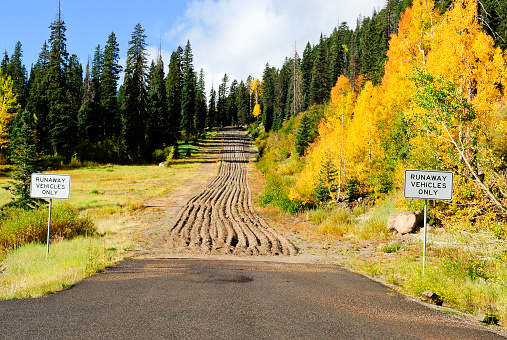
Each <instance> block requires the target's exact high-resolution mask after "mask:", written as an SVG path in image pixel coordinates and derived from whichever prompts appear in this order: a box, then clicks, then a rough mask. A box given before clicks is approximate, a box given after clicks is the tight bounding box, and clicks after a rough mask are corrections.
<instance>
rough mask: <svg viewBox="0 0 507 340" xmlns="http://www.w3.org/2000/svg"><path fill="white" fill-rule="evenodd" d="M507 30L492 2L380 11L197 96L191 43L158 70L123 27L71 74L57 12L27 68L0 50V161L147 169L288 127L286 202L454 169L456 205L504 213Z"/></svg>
mask: <svg viewBox="0 0 507 340" xmlns="http://www.w3.org/2000/svg"><path fill="white" fill-rule="evenodd" d="M338 14H339V13H337V15H338ZM460 16H461V17H460ZM506 18H507V5H506V4H504V3H503V2H501V1H497V0H480V1H476V0H455V1H452V0H437V1H430V0H427V1H426V0H388V1H386V5H385V6H384V8H382V9H381V10H380V11H374V12H373V14H372V16H371V17H359V18H358V19H357V22H356V23H354V24H353V25H355V28H350V27H349V24H350V23H345V22H343V23H340V24H339V25H338V26H337V27H336V28H335V29H334V30H333V31H332V32H331V33H330V34H329V36H326V35H324V34H321V36H320V39H319V41H318V43H317V44H315V45H312V44H310V42H308V44H307V45H306V46H305V48H304V51H303V53H302V56H301V57H300V56H299V54H298V53H297V50H296V49H295V50H294V53H293V55H291V56H288V57H286V58H285V60H284V61H283V64H282V66H281V67H280V68H276V67H273V66H271V65H269V64H266V67H265V69H264V72H263V74H262V77H261V78H260V79H258V78H254V77H252V76H249V77H248V78H247V79H246V80H241V81H238V80H232V81H231V80H230V79H229V77H228V76H227V74H225V75H224V76H223V78H222V81H221V83H220V84H219V85H218V88H217V89H215V88H211V90H210V92H209V93H205V83H204V72H205V71H204V70H203V69H201V70H200V71H199V72H197V71H196V70H195V68H194V64H193V54H192V48H191V45H190V42H187V44H186V46H185V47H178V49H177V50H176V51H174V52H173V53H172V55H171V58H170V60H169V65H168V72H167V74H166V72H165V66H164V61H163V60H162V56H161V54H160V53H159V55H158V56H157V57H156V58H155V60H154V61H152V62H151V64H148V56H147V52H146V41H145V39H146V36H145V34H144V29H143V28H142V26H141V24H137V25H136V26H135V28H134V31H133V33H132V35H131V40H130V41H129V45H128V46H129V48H128V51H127V62H126V65H120V62H119V60H120V50H119V45H118V43H117V41H116V36H115V34H114V33H111V34H110V35H109V37H108V39H107V41H106V42H105V44H104V46H103V47H102V46H101V45H98V46H97V48H96V50H95V52H94V54H93V58H91V60H88V61H87V63H86V66H85V67H83V65H82V63H81V61H80V60H79V59H78V57H77V56H76V55H75V54H70V53H69V52H68V51H67V47H66V35H65V32H66V24H65V22H64V21H63V20H62V19H61V17H60V15H59V16H58V17H57V19H56V20H55V22H53V23H52V24H51V25H50V31H51V33H50V37H49V39H48V41H47V43H44V44H43V46H42V49H41V52H40V55H39V58H38V60H37V62H36V63H35V64H34V65H32V66H31V68H30V70H29V71H28V70H27V69H26V68H25V66H24V65H23V62H22V45H21V42H18V44H16V46H15V48H14V52H13V53H12V54H11V55H9V54H8V53H7V52H5V54H4V58H3V59H2V62H1V64H0V70H1V71H0V72H1V73H0V80H1V88H0V91H1V95H2V98H3V101H2V103H1V104H2V106H1V111H0V154H1V159H0V162H1V163H3V164H5V163H9V162H15V161H16V157H17V156H16V155H20V154H22V150H21V148H25V149H26V148H27V147H28V146H30V148H32V149H30V150H34V152H35V153H36V155H37V156H38V158H39V159H40V160H42V161H43V163H44V166H46V167H53V166H57V165H58V164H61V163H65V162H70V161H71V160H72V159H76V160H79V161H80V162H84V161H95V162H99V163H138V162H152V161H157V157H156V155H159V154H160V152H159V153H157V150H167V148H168V147H170V146H173V145H177V141H178V140H189V139H193V138H197V137H199V136H200V135H201V134H202V133H203V132H205V131H206V130H207V129H210V128H213V127H222V126H227V125H248V124H256V126H257V125H258V126H260V127H261V131H263V132H264V133H268V132H270V131H272V135H277V134H279V133H282V134H283V133H288V130H291V131H290V132H291V133H288V136H286V137H287V138H285V141H288V142H289V144H290V145H289V146H290V147H289V146H287V147H286V149H287V150H285V151H284V155H285V156H284V157H285V158H284V157H279V158H280V160H286V159H291V158H294V157H295V158H297V162H299V163H298V165H297V166H295V167H294V169H292V170H290V172H291V175H293V179H294V183H293V185H292V186H291V189H290V193H289V194H287V196H290V198H291V201H292V202H293V203H295V204H296V203H297V204H302V205H305V204H315V203H317V202H322V201H326V200H329V199H335V200H340V199H342V197H341V195H342V193H344V192H346V193H348V194H347V195H348V197H355V196H358V195H373V196H379V195H383V194H385V193H387V192H389V191H390V190H392V189H393V188H396V187H397V186H398V187H399V184H400V183H399V181H400V169H402V168H405V167H407V166H413V167H422V168H427V169H445V170H452V171H455V172H456V173H458V174H461V175H463V176H461V177H458V183H459V184H460V187H461V188H463V190H465V188H467V190H469V191H468V192H467V193H465V192H464V193H463V194H462V196H463V197H468V198H470V197H472V198H473V197H475V196H477V195H478V196H480V197H483V196H484V195H485V197H487V200H486V202H488V203H485V205H486V206H489V204H491V206H492V207H494V208H496V209H499V211H503V212H505V211H506V210H505V208H504V206H505V204H504V203H503V201H502V200H503V198H504V196H505V195H504V192H505V193H507V187H505V188H504V184H503V183H504V182H505V175H504V168H505V167H506V161H505V159H504V158H505V152H504V151H505V148H504V146H503V142H502V141H503V136H505V134H504V132H505V131H503V130H502V129H503V128H504V127H505V122H504V111H502V110H503V108H502V103H503V100H504V76H505V57H504V55H503V51H504V49H505V48H506V47H507V20H506ZM453 25H454V26H453ZM452 39H455V41H454V42H453V41H452ZM458 55H461V56H460V57H459V56H458ZM122 72H124V80H123V84H119V81H120V75H121V74H122ZM442 129H444V130H442ZM446 133H447V135H446ZM14 141H15V142H14ZM291 148H293V149H291ZM261 151H263V150H262V148H261ZM13 156H14V157H13ZM23 162H24V161H23ZM285 163H287V164H290V162H289V161H287V162H285ZM286 167H289V168H290V166H286ZM476 187H477V188H478V191H476V190H475V189H476ZM477 192H481V193H483V194H478V193H477ZM481 209H482V208H478V210H477V211H483V210H481ZM473 214H474V213H472V215H473Z"/></svg>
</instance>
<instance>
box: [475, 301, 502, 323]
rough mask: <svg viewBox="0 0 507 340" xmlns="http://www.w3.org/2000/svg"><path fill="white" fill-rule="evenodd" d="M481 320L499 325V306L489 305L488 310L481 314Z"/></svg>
mask: <svg viewBox="0 0 507 340" xmlns="http://www.w3.org/2000/svg"><path fill="white" fill-rule="evenodd" d="M479 318H480V321H481V322H482V323H484V324H487V325H498V322H500V319H499V318H498V308H496V307H495V306H492V305H489V306H488V308H487V312H483V313H481V314H480V315H479Z"/></svg>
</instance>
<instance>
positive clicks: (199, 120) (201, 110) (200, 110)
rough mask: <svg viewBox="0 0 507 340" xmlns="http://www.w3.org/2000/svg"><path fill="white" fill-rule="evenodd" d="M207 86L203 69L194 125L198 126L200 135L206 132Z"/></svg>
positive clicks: (199, 81)
mask: <svg viewBox="0 0 507 340" xmlns="http://www.w3.org/2000/svg"><path fill="white" fill-rule="evenodd" d="M205 91H206V86H205V83H204V70H203V69H201V71H200V72H199V80H198V82H197V96H196V102H197V108H196V114H195V121H194V125H195V126H196V130H197V132H198V133H199V134H202V133H203V132H204V128H205V126H206V112H207V110H208V108H207V103H206V92H205Z"/></svg>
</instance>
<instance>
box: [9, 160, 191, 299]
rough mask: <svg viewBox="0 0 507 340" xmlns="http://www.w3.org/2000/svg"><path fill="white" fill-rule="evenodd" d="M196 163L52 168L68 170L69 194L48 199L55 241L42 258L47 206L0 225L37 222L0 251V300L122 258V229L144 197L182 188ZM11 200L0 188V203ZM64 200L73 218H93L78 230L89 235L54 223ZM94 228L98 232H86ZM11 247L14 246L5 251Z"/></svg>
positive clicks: (125, 244) (40, 291)
mask: <svg viewBox="0 0 507 340" xmlns="http://www.w3.org/2000/svg"><path fill="white" fill-rule="evenodd" d="M198 167H199V163H198V162H193V163H185V162H181V163H179V162H177V161H176V162H175V163H174V164H173V165H172V166H171V167H159V166H116V165H106V166H94V167H89V168H81V169H73V170H62V171H52V172H51V173H61V174H69V175H71V194H70V199H69V200H67V201H62V200H54V201H53V211H54V213H53V219H52V228H51V231H52V234H51V238H52V239H53V241H54V242H53V243H51V246H50V257H49V260H46V258H45V255H46V248H45V244H44V243H38V242H39V241H40V240H41V239H43V240H44V241H45V237H46V228H47V217H48V216H47V207H43V208H42V209H41V210H40V211H37V212H36V213H35V214H38V215H37V216H38V217H36V218H35V219H36V220H37V223H32V224H30V223H29V224H26V223H22V222H21V219H20V220H19V223H18V226H17V227H16V228H14V227H12V228H4V227H2V228H1V229H0V239H1V234H2V233H3V234H5V233H7V229H9V230H11V231H15V230H17V229H19V228H21V226H22V225H34V224H36V225H38V226H39V227H38V228H36V229H33V228H27V229H26V230H25V231H26V232H25V233H24V234H23V233H21V234H20V235H18V236H16V237H17V238H14V240H11V241H13V242H11V244H14V247H10V246H9V247H6V248H8V249H6V250H8V251H7V252H3V254H2V251H0V260H1V261H2V262H1V264H0V299H11V298H26V297H36V296H42V295H47V294H50V293H51V292H55V291H58V290H61V289H65V288H66V287H69V286H70V285H72V284H74V283H76V282H78V281H80V280H82V279H83V278H85V277H87V276H89V275H92V274H93V273H95V272H97V271H99V270H101V269H103V268H104V267H107V266H110V265H112V264H113V263H115V262H116V261H119V260H121V259H122V256H124V254H125V252H124V249H127V248H129V247H130V246H131V242H132V241H131V240H130V239H129V233H128V231H127V230H126V229H127V228H128V227H129V223H128V221H129V220H130V219H131V217H132V216H133V214H135V213H136V212H137V211H138V210H139V209H141V208H142V207H143V204H144V202H146V201H147V200H149V199H151V198H154V197H161V196H164V195H167V194H170V193H172V192H174V191H176V190H179V189H180V188H182V187H183V186H184V185H185V183H186V182H187V181H190V180H192V178H195V176H196V175H197V173H198ZM8 180H9V178H8V177H5V176H3V177H0V186H3V185H4V184H5V183H6V182H7V181H8ZM10 200H11V197H10V195H9V193H8V192H7V191H5V190H0V205H1V204H4V203H7V202H9V201H10ZM68 205H70V206H72V207H73V210H74V211H77V213H76V216H74V217H75V218H84V219H85V220H86V221H91V222H92V223H93V226H94V228H95V229H94V230H93V231H92V230H89V231H88V232H86V231H84V233H83V232H82V233H80V234H85V235H86V234H88V237H84V236H78V237H75V236H76V235H70V234H69V233H68V232H66V230H67V229H68V228H67V227H65V224H64V223H63V224H61V225H62V228H59V227H58V226H57V225H58V223H56V222H57V221H58V211H66V208H65V207H66V206H68ZM55 212H56V213H55ZM65 219H66V220H70V221H71V222H72V224H75V222H76V219H74V220H73V219H72V218H70V219H69V216H67V217H66V218H64V220H65ZM54 223H56V224H54ZM40 226H43V227H40ZM42 229H43V231H42ZM34 230H39V231H37V232H35V231H34ZM59 230H60V232H59ZM94 233H95V234H96V235H98V236H90V235H91V234H94ZM14 234H16V233H14ZM11 235H12V234H11ZM23 235H25V236H23ZM26 235H28V236H26ZM55 235H60V236H55ZM34 236H37V237H34ZM72 237H74V238H72ZM6 238H7V237H6ZM62 239H63V240H62ZM25 242H33V243H28V244H25ZM12 248H15V249H14V250H9V249H12Z"/></svg>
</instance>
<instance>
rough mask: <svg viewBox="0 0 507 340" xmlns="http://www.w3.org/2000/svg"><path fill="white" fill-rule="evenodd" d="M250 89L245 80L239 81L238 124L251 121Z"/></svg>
mask: <svg viewBox="0 0 507 340" xmlns="http://www.w3.org/2000/svg"><path fill="white" fill-rule="evenodd" d="M249 92H250V91H249V90H248V87H247V86H246V85H245V83H244V82H243V81H241V82H240V83H239V86H238V94H237V108H238V124H239V125H246V124H248V123H250V121H249V116H250V93H249Z"/></svg>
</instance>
